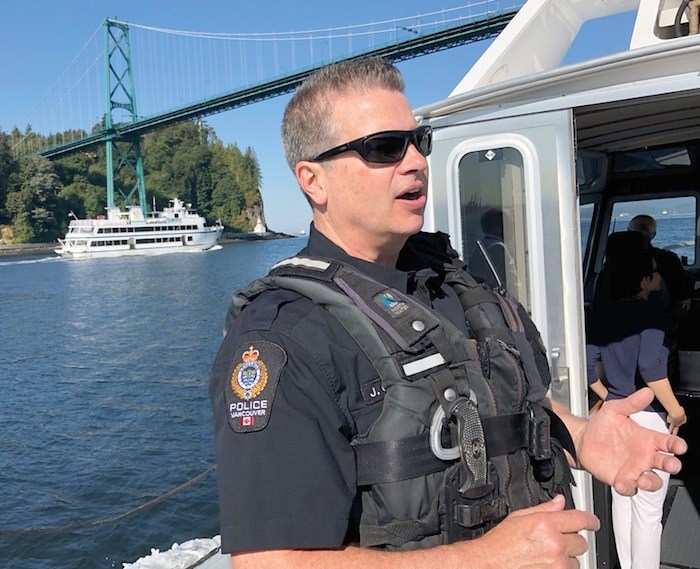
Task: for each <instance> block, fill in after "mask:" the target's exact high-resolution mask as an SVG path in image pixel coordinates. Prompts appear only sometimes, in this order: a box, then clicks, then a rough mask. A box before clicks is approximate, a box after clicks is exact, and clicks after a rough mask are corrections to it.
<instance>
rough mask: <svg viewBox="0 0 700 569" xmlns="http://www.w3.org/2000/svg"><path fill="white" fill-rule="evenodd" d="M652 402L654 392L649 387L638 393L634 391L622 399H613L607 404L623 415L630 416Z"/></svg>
mask: <svg viewBox="0 0 700 569" xmlns="http://www.w3.org/2000/svg"><path fill="white" fill-rule="evenodd" d="M653 400H654V392H653V391H652V390H651V388H649V387H643V388H642V389H640V390H639V391H635V392H634V393H633V394H632V395H629V396H628V397H625V398H624V399H615V400H611V401H608V402H607V403H608V404H609V405H610V406H611V407H615V408H616V411H617V412H619V413H622V414H624V415H627V416H629V415H632V414H633V413H637V412H638V411H641V410H643V409H644V408H645V407H647V406H648V405H649V404H650V403H651V402H652V401H653Z"/></svg>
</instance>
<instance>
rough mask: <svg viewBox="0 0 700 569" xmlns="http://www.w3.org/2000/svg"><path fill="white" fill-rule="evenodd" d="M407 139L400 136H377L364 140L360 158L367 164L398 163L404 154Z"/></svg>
mask: <svg viewBox="0 0 700 569" xmlns="http://www.w3.org/2000/svg"><path fill="white" fill-rule="evenodd" d="M407 147H408V137H407V136H404V135H401V134H378V135H377V136H371V137H368V138H366V139H365V141H364V143H363V145H362V157H363V158H364V159H365V160H367V161H368V162H377V163H380V164H388V163H391V162H398V161H399V160H401V159H402V158H403V156H404V154H405V153H406V148H407Z"/></svg>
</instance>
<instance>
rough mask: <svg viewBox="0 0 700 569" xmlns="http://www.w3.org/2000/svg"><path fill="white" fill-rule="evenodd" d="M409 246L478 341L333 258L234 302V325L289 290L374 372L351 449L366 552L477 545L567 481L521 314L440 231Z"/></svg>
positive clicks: (539, 361)
mask: <svg viewBox="0 0 700 569" xmlns="http://www.w3.org/2000/svg"><path fill="white" fill-rule="evenodd" d="M411 240H412V244H413V245H414V247H417V248H418V249H419V250H422V251H423V253H424V254H429V255H431V260H432V265H433V268H434V269H436V270H438V271H440V273H441V275H442V277H443V278H444V282H445V283H446V284H448V285H449V286H451V287H453V289H454V290H455V292H456V293H457V295H458V297H459V299H460V302H461V304H462V307H463V309H464V313H465V319H466V322H467V324H468V328H469V329H470V331H471V332H472V337H467V336H465V335H464V334H463V333H462V332H461V331H460V330H458V329H457V328H456V327H455V326H454V325H453V324H452V323H450V322H449V321H448V320H446V319H445V318H443V317H442V316H440V315H439V314H437V313H435V312H434V311H432V310H430V309H428V308H427V307H426V306H424V305H423V304H421V303H419V302H418V301H416V300H414V299H413V298H412V297H410V296H407V295H404V294H402V293H400V292H398V291H396V290H394V289H391V288H389V287H387V286H385V285H383V284H381V283H379V282H376V281H374V280H372V279H370V278H368V277H366V276H364V275H362V274H360V273H359V272H357V271H356V270H355V269H353V268H350V267H347V266H345V265H343V264H341V263H339V262H337V261H334V260H331V259H322V258H308V257H294V258H291V259H287V260H284V261H281V262H280V263H278V264H277V265H275V266H274V267H273V268H272V269H271V271H270V273H269V275H268V276H267V277H265V278H263V279H260V280H258V281H255V282H254V283H252V284H251V285H249V286H248V287H247V288H246V289H243V290H241V291H238V292H237V293H236V294H235V295H234V297H233V301H232V303H231V307H230V309H229V314H228V317H227V321H228V323H227V326H228V324H230V319H232V318H235V317H236V316H237V315H238V314H240V312H241V311H242V310H244V309H245V306H246V305H247V304H249V303H250V302H251V301H252V300H253V299H254V298H255V297H257V296H258V295H259V294H261V293H263V292H264V291H266V290H270V289H278V288H282V289H288V290H293V291H296V292H298V293H299V294H301V295H303V296H306V297H308V298H309V299H311V300H312V301H313V302H314V303H316V304H319V305H321V306H323V307H324V308H325V309H327V310H328V311H329V312H330V313H331V314H332V315H333V316H334V317H335V318H336V319H337V320H338V322H339V323H340V324H341V325H342V326H343V327H344V328H345V329H346V330H347V331H348V332H349V334H350V335H351V336H352V337H353V339H354V340H355V341H356V342H357V344H358V346H359V347H360V349H361V350H362V351H363V352H364V353H365V355H366V356H367V357H368V358H369V360H370V361H371V362H372V364H373V365H374V367H375V368H376V370H377V372H378V374H379V377H380V379H381V388H382V389H383V391H384V399H383V408H382V412H381V414H380V416H379V417H378V418H377V420H376V421H375V422H374V423H373V424H372V425H371V426H370V428H369V429H368V431H367V432H365V433H360V434H358V435H357V436H356V437H355V438H354V439H353V440H352V441H351V444H352V446H353V449H354V450H355V454H356V459H357V476H358V488H359V490H360V492H361V495H362V517H361V521H360V545H362V546H364V547H380V548H386V549H412V548H422V547H431V546H434V545H438V544H442V543H450V542H453V541H457V540H461V539H470V538H473V537H477V536H479V535H482V534H483V533H484V532H486V531H487V530H488V529H490V528H491V527H493V526H494V525H495V524H496V523H498V522H499V521H500V520H501V519H503V518H504V517H505V516H506V515H507V513H508V512H509V511H512V510H517V509H521V508H525V507H528V506H532V505H535V504H538V503H540V502H542V501H545V500H548V499H551V498H552V497H553V496H554V495H555V494H558V493H563V494H564V495H565V496H566V497H567V503H568V506H569V507H572V506H573V500H572V496H571V491H570V484H571V483H573V478H572V476H571V472H570V469H569V467H568V464H567V462H566V458H565V456H564V453H563V450H562V445H564V446H565V447H566V448H567V450H569V452H571V453H572V454H573V453H574V447H573V442H572V441H571V438H570V436H569V434H568V431H567V430H566V428H565V426H564V425H563V423H561V420H560V419H558V417H557V416H556V415H555V414H554V413H552V412H550V411H549V410H548V409H546V408H544V407H543V406H541V405H540V401H541V400H542V398H543V397H544V395H545V393H546V391H547V389H548V386H549V382H550V376H549V369H548V366H547V360H546V356H545V353H544V347H543V346H542V342H541V340H540V336H539V333H538V332H537V330H536V328H535V326H534V324H533V323H532V321H531V320H530V318H529V316H528V315H527V313H526V311H525V310H524V309H523V307H522V306H521V305H519V304H517V303H515V302H513V301H512V300H511V298H510V297H509V296H508V294H507V293H506V294H503V293H498V292H496V291H493V290H490V289H488V288H486V287H485V286H484V285H481V284H478V283H477V282H476V281H474V280H473V279H472V278H471V277H470V276H469V275H468V274H467V273H466V272H465V271H464V270H462V266H461V265H460V263H459V262H458V261H457V260H456V253H454V251H453V250H452V249H451V248H450V247H449V244H448V241H447V237H446V236H445V235H444V234H427V233H421V234H418V235H417V236H414V237H412V238H411Z"/></svg>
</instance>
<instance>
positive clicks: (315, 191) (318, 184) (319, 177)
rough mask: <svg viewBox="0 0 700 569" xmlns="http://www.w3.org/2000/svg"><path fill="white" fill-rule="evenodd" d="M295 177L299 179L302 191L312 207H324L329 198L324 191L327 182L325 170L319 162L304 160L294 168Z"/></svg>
mask: <svg viewBox="0 0 700 569" xmlns="http://www.w3.org/2000/svg"><path fill="white" fill-rule="evenodd" d="M294 175H295V176H296V178H297V182H298V183H299V187H300V188H301V191H303V192H304V194H306V197H307V198H308V200H309V201H310V202H311V204H312V205H316V206H323V205H325V204H326V201H327V199H328V196H327V195H326V191H325V189H324V183H325V180H326V175H325V170H324V168H323V166H322V165H321V164H320V163H319V162H309V161H307V160H302V161H301V162H297V165H296V166H295V167H294Z"/></svg>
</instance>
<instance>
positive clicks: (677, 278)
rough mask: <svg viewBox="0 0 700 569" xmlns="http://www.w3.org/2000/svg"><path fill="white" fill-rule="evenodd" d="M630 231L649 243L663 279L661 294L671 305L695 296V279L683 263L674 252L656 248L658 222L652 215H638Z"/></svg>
mask: <svg viewBox="0 0 700 569" xmlns="http://www.w3.org/2000/svg"><path fill="white" fill-rule="evenodd" d="M627 230H628V231H636V232H638V233H641V234H642V235H643V236H644V238H645V239H646V240H647V242H648V243H649V247H650V248H651V252H652V255H653V256H654V259H655V260H656V263H657V265H658V267H659V273H660V274H661V278H662V279H663V283H662V288H661V294H662V295H663V296H665V300H666V302H667V303H668V304H669V305H673V304H676V303H679V302H683V301H686V300H687V299H689V298H690V297H691V296H692V294H693V286H694V282H693V279H692V278H691V277H690V276H689V275H688V273H686V272H685V269H684V268H683V263H681V260H680V259H679V258H678V255H676V254H675V253H674V252H673V251H668V250H667V249H660V248H658V247H654V245H653V244H652V241H653V239H654V237H656V220H655V219H654V218H653V217H652V216H650V215H644V214H642V215H636V216H634V217H633V218H632V219H631V220H630V223H629V225H628V226H627Z"/></svg>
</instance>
